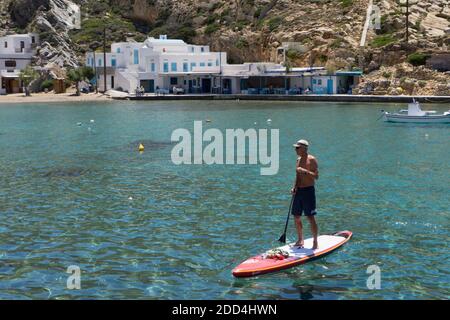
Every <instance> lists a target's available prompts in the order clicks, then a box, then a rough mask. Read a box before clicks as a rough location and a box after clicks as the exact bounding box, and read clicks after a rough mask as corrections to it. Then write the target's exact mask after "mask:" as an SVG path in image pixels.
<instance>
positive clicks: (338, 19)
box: [0, 0, 450, 94]
mask: <svg viewBox="0 0 450 320" xmlns="http://www.w3.org/2000/svg"><path fill="white" fill-rule="evenodd" d="M402 2H405V1H403V0H374V1H373V3H374V4H375V5H376V6H378V8H380V17H379V18H380V19H379V21H380V27H381V28H380V29H378V30H369V32H368V36H367V40H366V43H365V46H364V47H360V39H361V34H362V31H363V26H364V22H365V18H366V11H367V6H368V3H369V0H196V1H194V0H96V1H95V0H72V1H69V0H2V1H1V2H0V27H1V30H2V31H0V32H3V33H6V32H18V31H21V30H23V31H37V32H39V33H40V34H41V37H42V39H43V40H44V42H43V43H42V47H41V50H40V53H39V57H38V59H37V60H38V63H40V64H45V63H49V62H51V63H56V64H59V65H62V66H64V65H65V66H67V65H69V66H70V65H75V64H76V63H77V61H82V59H83V57H84V53H85V52H86V51H87V50H92V49H96V48H100V49H101V41H102V37H103V28H106V36H107V42H108V45H109V44H110V43H111V42H113V41H124V40H127V39H128V40H130V39H134V40H136V41H141V40H143V39H145V37H146V36H148V35H152V36H158V35H159V34H167V35H168V36H169V37H176V38H182V39H184V40H186V41H189V42H192V43H199V44H200V43H207V44H210V45H211V48H212V49H213V50H226V51H227V52H228V57H229V62H230V63H239V62H244V61H262V60H265V61H277V62H281V61H283V60H284V57H283V55H281V54H280V51H279V50H277V48H279V47H280V46H282V44H283V43H284V44H287V45H286V60H287V63H288V64H291V65H301V66H308V65H322V66H325V67H327V69H329V70H330V71H332V70H335V69H341V68H347V69H351V68H362V69H363V70H364V71H365V73H366V74H367V79H366V80H367V81H366V83H365V84H364V85H366V87H365V88H361V90H363V89H364V90H365V91H367V90H368V87H373V88H374V89H373V90H372V92H377V89H376V87H377V85H376V83H374V84H373V86H368V87H367V83H368V82H370V81H372V80H375V79H373V77H374V76H375V75H377V74H379V73H380V68H394V69H395V68H396V67H397V66H400V65H402V64H403V63H405V61H407V59H408V56H409V55H411V54H413V53H415V52H420V53H426V54H433V53H434V52H440V51H446V50H447V46H448V45H450V34H449V30H450V4H449V0H421V1H417V0H410V2H411V3H412V4H411V6H410V12H411V14H410V18H409V28H408V30H409V33H410V37H409V43H408V44H406V43H405V41H404V38H405V14H404V7H402ZM74 4H76V5H78V6H79V7H80V8H81V29H78V28H77V27H76V25H75V24H74V19H75V14H74V12H73V5H74ZM414 68H416V67H414ZM385 72H386V71H385ZM381 73H383V71H382V72H381ZM391 74H393V75H394V76H395V75H396V74H397V73H396V72H391ZM444 76H445V75H444ZM446 76H447V77H448V75H446ZM371 77H372V78H371ZM441 80H442V79H441ZM443 81H445V80H443ZM447 81H448V78H447ZM449 92H450V90H449ZM449 94H450V93H449Z"/></svg>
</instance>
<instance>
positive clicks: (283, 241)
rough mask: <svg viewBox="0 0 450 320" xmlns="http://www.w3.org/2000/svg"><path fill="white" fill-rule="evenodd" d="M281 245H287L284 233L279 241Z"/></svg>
mask: <svg viewBox="0 0 450 320" xmlns="http://www.w3.org/2000/svg"><path fill="white" fill-rule="evenodd" d="M278 241H280V242H281V243H286V233H283V235H282V236H281V237H280V239H278Z"/></svg>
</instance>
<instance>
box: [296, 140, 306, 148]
mask: <svg viewBox="0 0 450 320" xmlns="http://www.w3.org/2000/svg"><path fill="white" fill-rule="evenodd" d="M301 145H303V146H307V147H308V146H309V142H308V141H306V140H304V139H301V140H298V141H297V142H296V143H294V144H293V146H294V147H300V146H301Z"/></svg>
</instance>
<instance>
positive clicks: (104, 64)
mask: <svg viewBox="0 0 450 320" xmlns="http://www.w3.org/2000/svg"><path fill="white" fill-rule="evenodd" d="M103 81H104V86H103V88H104V92H103V93H106V27H104V28H103Z"/></svg>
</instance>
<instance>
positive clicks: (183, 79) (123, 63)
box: [86, 35, 352, 94]
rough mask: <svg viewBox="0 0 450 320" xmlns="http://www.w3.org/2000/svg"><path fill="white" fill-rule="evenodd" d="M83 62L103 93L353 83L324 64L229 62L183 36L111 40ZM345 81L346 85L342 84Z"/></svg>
mask: <svg viewBox="0 0 450 320" xmlns="http://www.w3.org/2000/svg"><path fill="white" fill-rule="evenodd" d="M86 65H88V66H91V67H94V68H95V69H96V73H97V80H96V81H97V84H98V88H99V90H101V91H104V83H105V80H104V79H105V77H104V73H105V72H104V71H105V69H106V90H109V89H121V90H123V91H127V92H129V93H135V92H136V89H137V88H138V87H139V88H140V87H143V88H144V91H145V92H146V93H154V92H156V91H159V92H166V93H169V92H173V89H174V88H182V89H183V90H184V92H185V93H204V94H208V93H224V94H227V93H233V94H236V93H238V94H241V93H243V94H300V93H304V92H305V90H306V91H309V92H311V93H317V94H322V93H325V94H326V93H328V94H336V93H338V89H339V88H340V87H339V84H338V82H339V83H341V85H342V86H346V87H345V88H343V89H342V90H341V91H345V93H347V92H348V89H349V86H351V85H352V82H351V81H347V80H345V81H343V78H342V76H340V75H338V74H334V75H326V71H325V68H323V67H309V68H292V69H290V70H286V68H285V67H284V66H283V65H281V64H277V63H271V62H256V63H243V64H228V63H227V55H226V53H225V52H211V51H210V49H209V46H206V45H205V46H202V45H191V44H187V43H185V42H184V41H183V40H176V39H167V37H166V36H164V35H161V36H160V37H159V39H155V38H152V37H151V38H148V39H147V40H146V41H144V42H124V43H114V44H112V46H111V52H110V53H106V67H105V61H104V53H103V52H96V53H93V52H89V53H87V55H86ZM344 82H345V84H344Z"/></svg>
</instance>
